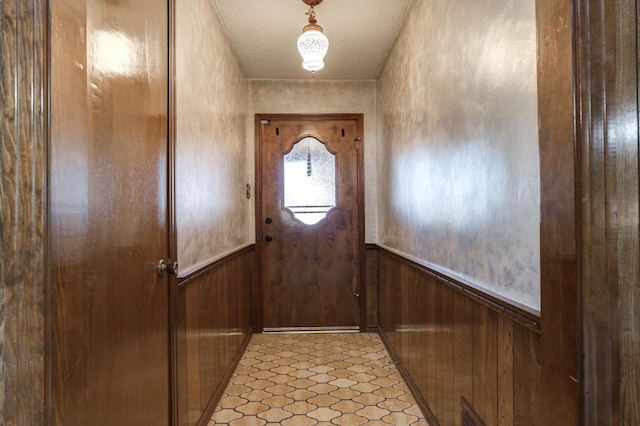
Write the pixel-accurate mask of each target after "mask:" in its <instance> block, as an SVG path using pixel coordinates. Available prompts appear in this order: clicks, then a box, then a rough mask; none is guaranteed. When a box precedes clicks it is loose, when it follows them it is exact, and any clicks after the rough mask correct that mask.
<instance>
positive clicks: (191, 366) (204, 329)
mask: <svg viewBox="0 0 640 426" xmlns="http://www.w3.org/2000/svg"><path fill="white" fill-rule="evenodd" d="M254 253H255V252H254V247H253V246H251V247H249V248H246V249H242V250H239V251H237V252H234V253H233V254H231V255H228V256H225V257H224V258H223V259H220V260H219V261H216V262H215V263H213V264H212V265H209V266H207V267H206V268H204V269H203V270H202V271H201V272H199V273H195V274H192V276H191V277H188V278H186V279H184V280H181V282H180V287H179V289H178V305H179V306H180V308H179V311H180V312H181V314H180V315H179V316H178V324H177V326H178V332H177V335H178V336H177V337H178V338H177V344H178V354H179V355H178V364H179V366H180V372H181V373H180V374H179V375H178V384H177V388H178V390H179V395H178V400H179V404H178V424H179V425H194V424H203V425H207V424H208V420H209V418H210V417H211V414H212V413H213V410H214V409H215V407H216V404H217V402H218V400H219V399H220V397H221V396H222V392H223V391H224V388H225V386H226V385H227V383H228V381H229V378H230V377H231V374H232V373H233V369H234V368H235V366H236V364H237V362H238V361H239V360H240V356H241V355H242V352H243V350H244V348H245V346H246V344H247V343H248V341H249V338H250V337H251V329H252V323H251V310H252V307H251V299H252V290H253V282H254V280H255V274H254V271H255V263H254V262H255V254H254Z"/></svg>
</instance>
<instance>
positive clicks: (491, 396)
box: [377, 248, 541, 425]
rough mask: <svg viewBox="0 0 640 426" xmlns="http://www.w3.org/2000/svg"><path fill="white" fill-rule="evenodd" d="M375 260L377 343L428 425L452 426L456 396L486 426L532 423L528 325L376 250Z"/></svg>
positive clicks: (535, 376) (534, 336)
mask: <svg viewBox="0 0 640 426" xmlns="http://www.w3.org/2000/svg"><path fill="white" fill-rule="evenodd" d="M377 261H378V289H379V293H378V296H379V304H380V305H379V324H380V330H381V332H382V336H383V340H385V342H386V343H387V345H388V347H389V349H390V350H391V352H392V355H393V356H394V358H395V359H396V361H397V362H399V363H400V369H401V371H404V372H405V373H406V375H407V376H408V378H409V380H410V382H412V383H410V387H413V388H414V390H415V391H416V392H417V393H418V394H419V398H418V399H421V400H422V401H418V403H419V404H421V406H422V407H423V410H424V411H425V414H426V415H427V418H428V420H430V422H431V423H432V424H441V425H458V424H460V418H461V407H462V405H461V398H464V399H465V400H466V401H468V402H469V403H470V405H471V406H472V407H473V410H474V411H475V412H476V413H477V414H478V416H479V417H480V418H481V419H482V420H483V421H484V422H485V423H486V424H488V425H503V424H505V425H510V424H527V425H536V424H540V417H539V410H540V405H539V400H540V378H541V369H540V365H539V362H538V354H539V349H538V348H539V342H538V341H539V334H538V331H537V329H536V325H535V321H533V320H532V321H531V322H530V323H528V322H527V320H523V321H516V320H514V319H512V318H511V317H510V316H509V315H507V314H503V313H501V312H500V307H498V306H494V305H492V304H487V303H482V302H481V301H479V300H478V298H477V297H476V296H473V295H471V294H470V293H468V292H467V291H466V290H464V289H461V288H457V287H455V286H454V285H452V284H451V283H449V282H447V280H446V279H445V277H442V276H438V275H436V274H432V273H431V272H430V271H428V270H427V269H426V268H424V267H422V266H420V265H417V264H415V263H413V262H411V261H410V260H407V259H404V258H402V257H400V256H398V255H396V254H393V253H390V252H388V251H386V250H384V249H381V248H380V249H379V250H378V254H377Z"/></svg>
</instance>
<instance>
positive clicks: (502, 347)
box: [498, 317, 515, 425]
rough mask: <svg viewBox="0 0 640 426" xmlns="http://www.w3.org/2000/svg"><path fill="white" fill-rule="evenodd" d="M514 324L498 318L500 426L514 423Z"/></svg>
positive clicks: (503, 318)
mask: <svg viewBox="0 0 640 426" xmlns="http://www.w3.org/2000/svg"><path fill="white" fill-rule="evenodd" d="M514 373H515V372H514V371H513V322H512V321H510V320H508V319H507V318H505V317H499V318H498V425H511V424H512V423H513V375H514Z"/></svg>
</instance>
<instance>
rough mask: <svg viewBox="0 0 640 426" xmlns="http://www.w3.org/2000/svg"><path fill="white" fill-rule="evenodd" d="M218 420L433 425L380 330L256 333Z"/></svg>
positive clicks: (299, 424)
mask: <svg viewBox="0 0 640 426" xmlns="http://www.w3.org/2000/svg"><path fill="white" fill-rule="evenodd" d="M218 424H227V425H232V426H237V425H295V426H304V425H364V424H378V425H385V424H386V425H395V426H398V425H428V423H427V422H426V421H425V419H424V417H423V416H422V413H421V412H420V409H419V408H418V406H417V405H416V403H415V400H414V398H413V396H412V395H411V393H410V392H409V389H408V388H407V385H406V384H405V382H404V380H403V379H402V376H400V373H398V370H397V368H396V366H395V365H394V364H393V362H392V361H391V358H390V357H389V354H388V353H387V351H386V349H385V347H384V345H383V343H382V341H381V340H380V337H379V336H378V335H377V334H374V333H362V334H360V333H342V334H341V333H330V334H324V333H310V334H294V333H273V334H255V335H253V337H252V338H251V342H250V343H249V346H248V347H247V350H246V351H245V353H244V355H243V356H242V359H241V360H240V363H239V365H238V367H237V368H236V371H235V372H234V374H233V376H232V378H231V381H230V382H229V385H228V386H227V388H226V389H225V392H224V395H223V396H222V398H221V400H220V403H219V405H218V407H217V408H216V411H215V412H214V414H213V416H212V417H211V420H210V421H209V426H213V425H218Z"/></svg>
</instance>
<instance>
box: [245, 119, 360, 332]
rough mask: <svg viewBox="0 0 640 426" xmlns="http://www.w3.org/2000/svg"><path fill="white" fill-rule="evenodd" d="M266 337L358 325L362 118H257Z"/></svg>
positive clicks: (259, 214)
mask: <svg viewBox="0 0 640 426" xmlns="http://www.w3.org/2000/svg"><path fill="white" fill-rule="evenodd" d="M256 122H257V126H259V140H258V144H259V150H258V151H259V158H260V160H259V166H260V167H259V170H258V175H259V177H258V179H259V184H260V188H259V199H258V201H257V203H258V206H257V209H256V210H257V223H258V226H257V231H258V232H257V237H256V238H257V240H258V246H259V254H260V259H261V265H262V268H261V269H262V295H263V297H262V307H263V327H264V329H265V330H270V329H282V328H356V327H358V326H359V325H360V316H359V314H360V288H361V286H360V277H361V274H360V267H359V265H360V264H361V262H360V256H361V254H362V247H361V246H362V245H363V238H362V232H361V231H362V229H363V228H362V227H363V226H364V224H363V223H362V222H363V219H362V208H361V207H360V206H361V204H362V200H361V196H360V194H361V190H362V188H358V184H359V183H361V182H360V179H359V170H361V165H360V166H359V162H361V161H362V160H361V158H362V157H361V152H360V150H361V147H359V144H360V143H361V141H360V135H361V134H362V131H361V129H362V116H360V115H356V116H335V117H327V116H324V117H323V116H319V117H300V116H258V117H257V121H256Z"/></svg>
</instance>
